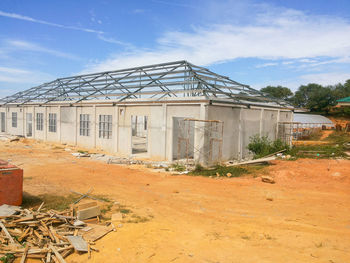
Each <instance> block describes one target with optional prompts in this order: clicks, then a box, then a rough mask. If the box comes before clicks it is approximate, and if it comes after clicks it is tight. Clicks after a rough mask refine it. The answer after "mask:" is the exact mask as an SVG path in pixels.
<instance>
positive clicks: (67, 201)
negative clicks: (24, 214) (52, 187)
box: [22, 193, 79, 211]
mask: <svg viewBox="0 0 350 263" xmlns="http://www.w3.org/2000/svg"><path fill="white" fill-rule="evenodd" d="M78 198H79V196H78V195H74V194H70V195H68V196H60V195H50V194H42V195H38V196H34V195H30V194H28V193H24V194H23V202H22V207H23V208H31V207H35V206H39V205H40V204H41V203H42V202H45V204H44V208H45V209H48V210H49V209H54V210H58V211H63V210H65V209H68V208H69V206H70V205H71V204H72V203H74V202H75V201H76V200H77V199H78Z"/></svg>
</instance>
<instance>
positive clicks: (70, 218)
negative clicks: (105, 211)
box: [0, 202, 115, 263]
mask: <svg viewBox="0 0 350 263" xmlns="http://www.w3.org/2000/svg"><path fill="white" fill-rule="evenodd" d="M91 203H93V204H91ZM91 203H90V204H88V205H90V206H91V205H93V206H91V207H88V208H86V206H87V204H84V205H83V204H82V205H74V208H75V209H79V208H81V207H83V209H80V210H76V211H75V212H76V213H77V216H75V215H74V214H73V209H71V210H66V211H63V212H59V211H55V210H49V211H47V212H42V208H43V204H42V205H40V207H39V208H38V209H22V208H21V207H18V206H8V205H2V206H0V215H1V216H0V257H6V256H8V255H12V256H14V257H15V258H19V259H20V262H25V261H26V259H27V258H36V259H42V261H43V262H48V263H49V262H60V263H64V262H66V261H65V259H64V258H65V257H67V256H68V255H69V254H71V253H73V252H74V251H77V252H81V253H84V252H85V253H87V252H89V253H91V251H98V250H97V249H96V248H93V247H92V246H91V245H92V244H91V243H89V242H93V241H96V240H97V239H99V238H101V237H103V236H104V235H106V234H107V233H109V232H111V231H114V230H115V228H114V226H113V224H110V225H109V226H105V225H97V224H88V223H86V222H83V221H80V220H78V219H77V217H78V215H79V212H80V213H81V211H84V210H86V209H91V208H93V209H95V210H96V208H98V211H99V214H100V207H99V206H97V204H96V202H91ZM95 214H96V213H90V215H89V216H86V217H88V218H90V217H93V216H96V215H95ZM89 255H90V254H89Z"/></svg>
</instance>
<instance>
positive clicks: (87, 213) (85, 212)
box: [77, 206, 101, 220]
mask: <svg viewBox="0 0 350 263" xmlns="http://www.w3.org/2000/svg"><path fill="white" fill-rule="evenodd" d="M100 214H101V210H100V207H99V206H93V207H89V208H86V209H82V210H79V211H77V217H78V219H79V220H84V219H88V218H92V217H95V216H99V215H100Z"/></svg>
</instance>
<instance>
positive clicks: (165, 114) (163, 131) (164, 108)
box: [161, 104, 167, 159]
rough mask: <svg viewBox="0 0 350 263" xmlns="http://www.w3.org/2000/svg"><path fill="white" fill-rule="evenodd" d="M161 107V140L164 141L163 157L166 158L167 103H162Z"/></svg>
mask: <svg viewBox="0 0 350 263" xmlns="http://www.w3.org/2000/svg"><path fill="white" fill-rule="evenodd" d="M162 109H163V121H162V128H161V130H162V134H163V140H162V142H163V143H164V147H163V156H162V157H163V158H164V159H166V153H167V104H163V105H162Z"/></svg>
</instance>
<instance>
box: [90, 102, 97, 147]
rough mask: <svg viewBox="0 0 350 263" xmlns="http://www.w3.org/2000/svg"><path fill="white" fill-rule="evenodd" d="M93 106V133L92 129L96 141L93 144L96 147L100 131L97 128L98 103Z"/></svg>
mask: <svg viewBox="0 0 350 263" xmlns="http://www.w3.org/2000/svg"><path fill="white" fill-rule="evenodd" d="M92 108H93V114H92V120H91V133H92V129H93V134H94V138H93V140H94V143H93V146H94V148H96V136H97V133H98V130H97V129H96V127H97V126H96V105H94V106H92Z"/></svg>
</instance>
